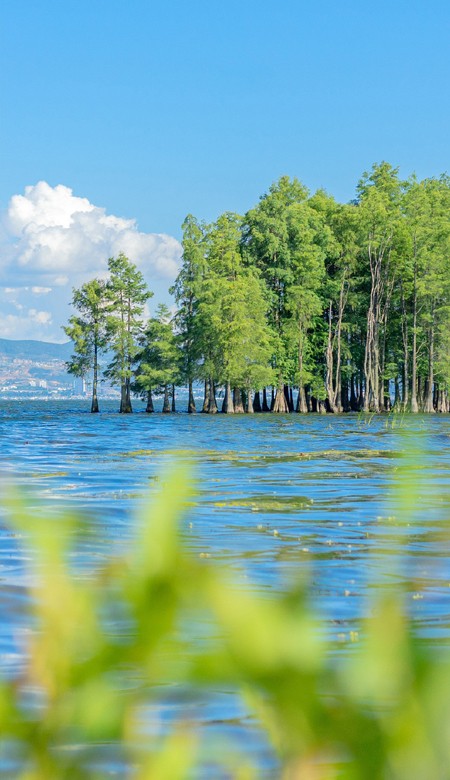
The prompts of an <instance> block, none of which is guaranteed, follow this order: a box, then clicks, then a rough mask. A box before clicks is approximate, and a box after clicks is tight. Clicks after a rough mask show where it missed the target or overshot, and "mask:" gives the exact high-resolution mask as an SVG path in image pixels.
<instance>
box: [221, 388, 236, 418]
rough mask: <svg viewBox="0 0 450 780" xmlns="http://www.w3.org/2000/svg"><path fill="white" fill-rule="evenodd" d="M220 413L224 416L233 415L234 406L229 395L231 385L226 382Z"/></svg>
mask: <svg viewBox="0 0 450 780" xmlns="http://www.w3.org/2000/svg"><path fill="white" fill-rule="evenodd" d="M222 412H223V413H224V414H234V404H233V397H232V395H231V385H230V383H229V382H227V385H226V388H225V395H224V398H223V404H222Z"/></svg>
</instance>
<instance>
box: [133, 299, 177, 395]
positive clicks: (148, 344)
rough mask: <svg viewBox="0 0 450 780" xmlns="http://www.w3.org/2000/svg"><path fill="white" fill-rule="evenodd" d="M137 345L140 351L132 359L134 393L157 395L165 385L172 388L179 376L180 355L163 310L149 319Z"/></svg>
mask: <svg viewBox="0 0 450 780" xmlns="http://www.w3.org/2000/svg"><path fill="white" fill-rule="evenodd" d="M139 341H140V344H141V347H142V349H141V351H140V352H138V353H137V355H136V360H137V362H138V367H137V369H136V371H135V375H136V388H137V390H138V391H147V392H148V391H149V390H156V391H157V392H161V390H162V389H163V388H164V387H165V386H166V385H168V384H175V383H176V382H177V381H178V379H179V376H180V370H179V366H180V351H179V349H178V346H177V342H176V338H175V334H174V332H173V325H172V321H171V316H170V311H169V309H168V308H167V306H165V305H164V304H161V305H159V306H158V307H157V309H156V316H155V317H151V318H150V319H149V321H148V322H147V325H146V327H145V330H144V333H143V335H142V336H141V338H140V339H139Z"/></svg>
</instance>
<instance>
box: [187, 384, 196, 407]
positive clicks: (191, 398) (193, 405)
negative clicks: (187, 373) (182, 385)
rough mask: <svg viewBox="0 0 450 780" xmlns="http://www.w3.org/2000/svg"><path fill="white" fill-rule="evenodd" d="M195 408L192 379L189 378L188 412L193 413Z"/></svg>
mask: <svg viewBox="0 0 450 780" xmlns="http://www.w3.org/2000/svg"><path fill="white" fill-rule="evenodd" d="M196 411H197V409H196V408H195V399H194V391H193V389H192V379H190V380H189V401H188V414H195V413H196Z"/></svg>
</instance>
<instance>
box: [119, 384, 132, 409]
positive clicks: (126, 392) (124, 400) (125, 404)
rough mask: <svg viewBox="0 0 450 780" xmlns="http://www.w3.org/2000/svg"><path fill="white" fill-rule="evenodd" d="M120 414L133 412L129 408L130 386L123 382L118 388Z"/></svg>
mask: <svg viewBox="0 0 450 780" xmlns="http://www.w3.org/2000/svg"><path fill="white" fill-rule="evenodd" d="M119 411H120V414H131V412H132V411H133V409H132V407H131V398H130V386H129V382H125V383H124V384H122V385H121V387H120V410H119Z"/></svg>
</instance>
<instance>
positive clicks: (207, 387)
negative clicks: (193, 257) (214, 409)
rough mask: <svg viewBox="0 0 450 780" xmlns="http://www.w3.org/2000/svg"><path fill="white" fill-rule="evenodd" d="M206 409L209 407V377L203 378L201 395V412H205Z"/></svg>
mask: <svg viewBox="0 0 450 780" xmlns="http://www.w3.org/2000/svg"><path fill="white" fill-rule="evenodd" d="M208 409H209V379H205V395H204V397H203V408H202V412H203V413H204V414H207V412H208Z"/></svg>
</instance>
